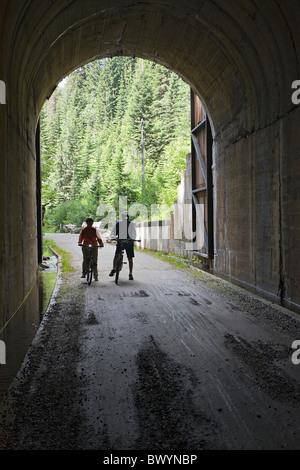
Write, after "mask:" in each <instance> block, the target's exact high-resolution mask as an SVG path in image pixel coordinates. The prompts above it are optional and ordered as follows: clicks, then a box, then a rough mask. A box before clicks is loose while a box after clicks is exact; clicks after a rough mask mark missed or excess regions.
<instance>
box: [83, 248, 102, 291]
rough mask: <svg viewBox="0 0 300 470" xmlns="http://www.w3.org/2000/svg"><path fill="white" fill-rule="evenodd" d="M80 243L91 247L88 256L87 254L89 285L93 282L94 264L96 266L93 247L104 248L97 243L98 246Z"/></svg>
mask: <svg viewBox="0 0 300 470" xmlns="http://www.w3.org/2000/svg"><path fill="white" fill-rule="evenodd" d="M78 245H79V246H87V247H88V248H89V251H88V256H87V271H86V280H87V283H88V285H90V284H91V282H92V277H93V272H94V266H95V263H94V258H93V255H92V248H103V247H102V246H100V245H97V246H93V245H84V244H83V243H79V244H78Z"/></svg>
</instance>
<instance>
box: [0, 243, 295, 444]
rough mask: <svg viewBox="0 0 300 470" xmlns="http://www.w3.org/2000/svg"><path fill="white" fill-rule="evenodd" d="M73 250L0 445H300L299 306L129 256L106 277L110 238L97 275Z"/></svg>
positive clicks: (13, 397) (15, 390)
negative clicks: (90, 277) (87, 276)
mask: <svg viewBox="0 0 300 470" xmlns="http://www.w3.org/2000/svg"><path fill="white" fill-rule="evenodd" d="M51 238H53V239H54V240H55V241H56V242H57V243H58V245H59V246H61V247H62V248H64V249H65V250H67V251H68V252H71V253H72V256H73V262H72V263H73V266H74V267H75V268H76V272H74V273H71V274H68V275H66V276H64V278H63V282H62V284H61V287H60V291H59V294H58V296H57V299H56V302H55V303H53V304H52V306H51V308H50V309H49V310H48V312H47V315H46V316H45V318H44V321H43V322H42V325H41V327H40V330H39V332H38V334H37V336H36V338H35V341H34V343H33V345H32V347H31V349H30V351H29V353H28V355H27V360H26V362H25V363H24V365H23V367H22V369H21V371H20V373H19V375H18V377H17V379H16V381H15V382H14V384H13V386H12V387H11V389H10V391H9V393H8V395H7V397H6V399H5V400H4V401H3V403H2V404H1V408H0V413H1V414H0V419H1V423H2V427H1V432H0V449H102V450H113V449H115V450H138V449H146V450H147V449H151V450H162V449H165V450H172V449H176V450H201V449H299V447H300V428H299V423H300V421H299V418H300V405H299V392H300V387H299V383H300V365H299V366H296V365H294V364H293V363H292V361H291V357H292V353H293V350H292V349H291V345H292V342H293V341H294V340H295V339H300V328H299V327H300V320H299V317H298V316H297V315H296V314H293V313H291V312H288V311H287V310H285V309H282V308H280V307H277V306H274V305H272V304H270V303H269V302H266V301H261V300H259V299H258V298H257V297H254V296H252V295H250V294H248V293H246V292H245V291H243V290H241V289H239V288H236V287H234V286H232V285H230V284H228V283H226V282H224V281H222V280H220V279H217V278H215V277H213V276H210V275H206V274H204V273H200V272H198V271H197V272H196V271H193V270H190V269H188V268H187V269H181V268H175V267H173V266H171V265H170V264H168V263H165V262H163V261H160V260H157V259H155V258H153V257H151V256H149V255H147V254H145V253H143V252H137V253H136V258H135V263H134V278H135V280H134V281H129V280H128V267H127V266H125V268H124V271H122V272H121V275H120V285H119V286H116V285H115V284H114V281H113V279H112V278H110V277H109V276H108V273H109V271H110V269H111V264H112V257H113V252H114V248H113V247H112V246H110V245H109V244H105V247H104V249H102V250H100V253H99V282H93V283H92V284H91V286H88V285H87V284H86V282H85V280H82V279H81V278H80V268H81V252H80V249H79V248H78V247H77V235H69V234H68V235H62V234H57V235H54V234H53V235H51Z"/></svg>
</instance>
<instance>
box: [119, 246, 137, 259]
mask: <svg viewBox="0 0 300 470" xmlns="http://www.w3.org/2000/svg"><path fill="white" fill-rule="evenodd" d="M124 250H125V251H126V255H127V258H134V247H133V242H129V243H125V245H124ZM120 252H121V245H120V244H119V243H117V246H116V254H117V253H120Z"/></svg>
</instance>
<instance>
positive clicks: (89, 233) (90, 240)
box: [78, 217, 104, 281]
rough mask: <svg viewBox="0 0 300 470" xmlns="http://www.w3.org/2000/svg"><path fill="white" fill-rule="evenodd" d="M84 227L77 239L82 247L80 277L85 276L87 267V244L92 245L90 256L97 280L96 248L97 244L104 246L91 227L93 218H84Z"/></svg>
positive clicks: (99, 236) (96, 279) (97, 233)
mask: <svg viewBox="0 0 300 470" xmlns="http://www.w3.org/2000/svg"><path fill="white" fill-rule="evenodd" d="M85 221H86V227H84V228H83V229H82V230H81V232H80V234H79V239H78V245H81V244H83V247H82V254H83V262H82V276H81V277H82V278H84V277H85V276H86V272H87V269H88V253H89V248H88V247H89V245H92V247H93V248H92V256H93V260H94V279H95V281H98V249H97V246H102V247H103V246H104V243H103V240H102V238H101V235H100V233H99V232H97V230H96V228H95V227H93V223H94V219H93V218H92V217H87V218H86V220H85Z"/></svg>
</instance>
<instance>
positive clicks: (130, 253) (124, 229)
mask: <svg viewBox="0 0 300 470" xmlns="http://www.w3.org/2000/svg"><path fill="white" fill-rule="evenodd" d="M111 236H116V237H118V242H117V247H116V252H115V256H114V260H113V269H112V270H111V272H110V273H109V276H113V275H114V274H115V272H116V261H117V254H118V253H120V251H121V244H120V242H119V240H128V243H126V245H125V250H126V254H127V258H128V266H129V280H130V281H133V275H132V270H133V258H134V246H133V241H132V240H134V239H135V238H136V231H135V226H134V224H133V222H129V216H128V212H123V213H122V220H121V221H119V222H117V223H116V225H115V227H114V229H113V230H112V232H111Z"/></svg>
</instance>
